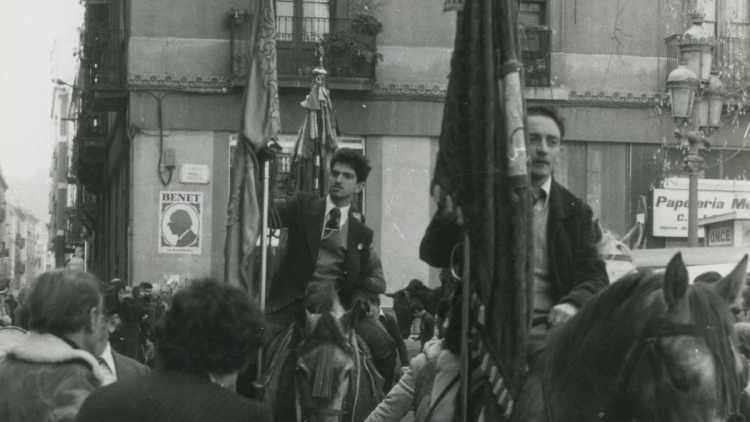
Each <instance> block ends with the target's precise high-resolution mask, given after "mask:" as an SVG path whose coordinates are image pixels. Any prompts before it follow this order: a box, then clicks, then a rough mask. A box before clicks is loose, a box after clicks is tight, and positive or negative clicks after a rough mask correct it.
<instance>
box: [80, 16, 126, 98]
mask: <svg viewBox="0 0 750 422" xmlns="http://www.w3.org/2000/svg"><path fill="white" fill-rule="evenodd" d="M123 35H124V32H123V31H122V30H120V29H112V28H107V27H102V26H98V25H90V26H88V27H87V28H86V29H85V33H84V36H83V46H82V47H83V48H82V58H81V66H82V67H83V68H84V72H85V77H86V81H87V83H88V84H89V86H90V87H93V88H94V89H99V90H102V89H121V88H122V87H124V86H125V82H126V80H125V73H126V72H125V54H124V48H123Z"/></svg>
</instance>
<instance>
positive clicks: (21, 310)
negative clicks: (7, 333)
mask: <svg viewBox="0 0 750 422" xmlns="http://www.w3.org/2000/svg"><path fill="white" fill-rule="evenodd" d="M28 291H29V286H28V285H26V286H23V287H21V290H19V292H18V306H16V310H15V311H13V325H15V326H16V327H18V328H23V329H24V330H28V329H29V310H28V308H27V307H26V306H24V303H26V295H27V293H28Z"/></svg>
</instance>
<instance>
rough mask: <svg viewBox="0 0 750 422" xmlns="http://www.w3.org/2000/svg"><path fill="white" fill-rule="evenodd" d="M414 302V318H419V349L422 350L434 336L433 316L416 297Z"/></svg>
mask: <svg viewBox="0 0 750 422" xmlns="http://www.w3.org/2000/svg"><path fill="white" fill-rule="evenodd" d="M414 302H415V303H414V319H417V318H420V322H419V343H420V348H419V350H424V345H425V344H427V342H428V341H430V340H432V338H433V337H435V317H433V316H432V315H431V314H430V313H429V312H427V310H425V308H424V304H423V303H422V301H421V300H419V299H416V300H415V301H414Z"/></svg>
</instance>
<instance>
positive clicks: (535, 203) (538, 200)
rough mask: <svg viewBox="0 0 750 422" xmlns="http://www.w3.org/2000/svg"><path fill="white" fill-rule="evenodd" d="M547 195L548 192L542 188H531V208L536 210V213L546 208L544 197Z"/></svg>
mask: <svg viewBox="0 0 750 422" xmlns="http://www.w3.org/2000/svg"><path fill="white" fill-rule="evenodd" d="M546 197H547V192H545V191H544V189H542V188H532V189H531V205H532V206H531V208H532V209H533V210H534V214H537V213H538V212H539V211H541V210H542V209H543V208H544V199H545V198H546Z"/></svg>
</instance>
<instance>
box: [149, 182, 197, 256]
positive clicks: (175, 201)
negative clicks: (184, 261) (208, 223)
mask: <svg viewBox="0 0 750 422" xmlns="http://www.w3.org/2000/svg"><path fill="white" fill-rule="evenodd" d="M159 200H160V201H159V211H160V213H161V215H160V219H159V230H160V235H159V253H176V254H180V253H184V254H200V253H201V241H202V239H201V229H202V224H201V222H202V213H203V193H201V192H159Z"/></svg>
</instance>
